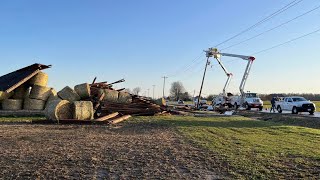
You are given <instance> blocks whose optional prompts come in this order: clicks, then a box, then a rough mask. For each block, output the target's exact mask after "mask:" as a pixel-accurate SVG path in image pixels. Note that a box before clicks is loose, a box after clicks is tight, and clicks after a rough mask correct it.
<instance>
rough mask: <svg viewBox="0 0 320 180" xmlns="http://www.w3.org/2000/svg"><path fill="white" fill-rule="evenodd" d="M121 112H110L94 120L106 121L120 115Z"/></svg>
mask: <svg viewBox="0 0 320 180" xmlns="http://www.w3.org/2000/svg"><path fill="white" fill-rule="evenodd" d="M118 115H119V113H118V112H115V113H112V114H108V115H106V116H103V117H100V118H98V119H95V120H94V121H106V120H109V119H111V118H114V117H116V116H118Z"/></svg>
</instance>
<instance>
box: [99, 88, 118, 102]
mask: <svg viewBox="0 0 320 180" xmlns="http://www.w3.org/2000/svg"><path fill="white" fill-rule="evenodd" d="M104 93H105V96H104V98H103V100H105V101H107V102H117V101H118V96H119V92H118V91H116V90H110V89H105V90H104Z"/></svg>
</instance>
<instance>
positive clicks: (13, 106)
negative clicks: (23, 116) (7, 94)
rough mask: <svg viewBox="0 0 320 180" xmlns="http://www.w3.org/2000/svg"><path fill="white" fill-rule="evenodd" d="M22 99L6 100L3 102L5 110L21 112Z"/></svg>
mask: <svg viewBox="0 0 320 180" xmlns="http://www.w3.org/2000/svg"><path fill="white" fill-rule="evenodd" d="M22 103H23V100H22V99H5V100H3V101H2V109H3V110H21V109H22Z"/></svg>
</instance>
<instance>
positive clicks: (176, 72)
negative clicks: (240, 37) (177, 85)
mask: <svg viewBox="0 0 320 180" xmlns="http://www.w3.org/2000/svg"><path fill="white" fill-rule="evenodd" d="M202 54H203V52H201V54H200V55H199V56H197V57H196V58H195V59H194V60H193V61H192V62H191V64H190V65H188V66H186V67H182V68H180V69H179V70H177V71H175V73H173V74H171V75H168V77H175V76H177V75H178V74H180V71H182V70H183V72H185V71H186V69H189V68H191V67H192V66H193V65H194V64H198V61H199V59H200V58H201V56H202Z"/></svg>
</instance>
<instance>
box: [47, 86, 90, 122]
mask: <svg viewBox="0 0 320 180" xmlns="http://www.w3.org/2000/svg"><path fill="white" fill-rule="evenodd" d="M89 98H90V86H89V84H86V83H85V84H79V85H76V86H75V87H74V89H72V88H71V87H69V86H66V87H65V88H63V89H62V90H61V91H59V92H58V93H54V92H51V95H50V97H49V100H48V103H47V105H46V110H45V114H46V117H47V119H49V120H57V121H59V120H67V119H75V120H92V119H93V115H94V110H93V104H92V102H91V101H88V99H89ZM50 99H52V100H50Z"/></svg>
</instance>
